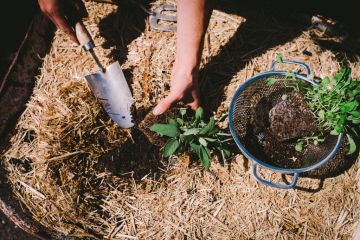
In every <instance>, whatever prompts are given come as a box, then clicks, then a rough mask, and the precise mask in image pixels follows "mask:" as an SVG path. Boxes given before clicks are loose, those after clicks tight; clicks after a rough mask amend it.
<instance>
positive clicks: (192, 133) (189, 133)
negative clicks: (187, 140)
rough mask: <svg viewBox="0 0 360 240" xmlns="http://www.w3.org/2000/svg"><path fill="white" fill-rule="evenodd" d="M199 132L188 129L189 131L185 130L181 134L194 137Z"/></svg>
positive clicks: (195, 129) (196, 129) (194, 129)
mask: <svg viewBox="0 0 360 240" xmlns="http://www.w3.org/2000/svg"><path fill="white" fill-rule="evenodd" d="M199 131H200V129H198V128H190V129H188V130H186V131H185V132H184V133H183V134H184V135H185V136H188V135H196V134H198V133H199Z"/></svg>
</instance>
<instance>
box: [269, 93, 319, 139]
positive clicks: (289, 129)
mask: <svg viewBox="0 0 360 240" xmlns="http://www.w3.org/2000/svg"><path fill="white" fill-rule="evenodd" d="M268 114H269V122H270V128H269V130H270V131H271V132H272V135H273V136H274V137H276V140H278V141H280V142H283V141H286V140H290V139H295V138H300V137H305V136H309V135H311V134H312V133H314V132H316V130H317V126H316V123H315V118H314V116H313V115H312V113H311V112H310V110H309V107H308V105H307V102H306V99H305V96H304V95H303V94H302V93H300V92H298V91H292V92H291V93H290V94H289V95H288V96H287V99H286V100H283V101H281V102H279V103H278V104H276V105H275V106H274V107H273V108H272V109H271V110H270V111H269V113H268Z"/></svg>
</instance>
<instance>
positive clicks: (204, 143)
mask: <svg viewBox="0 0 360 240" xmlns="http://www.w3.org/2000/svg"><path fill="white" fill-rule="evenodd" d="M199 143H200V144H201V145H203V146H205V147H207V142H206V140H205V139H204V138H202V137H201V138H199Z"/></svg>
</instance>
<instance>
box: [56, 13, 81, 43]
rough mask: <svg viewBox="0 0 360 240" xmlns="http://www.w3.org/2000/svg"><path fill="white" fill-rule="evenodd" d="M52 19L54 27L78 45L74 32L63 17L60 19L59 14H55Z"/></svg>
mask: <svg viewBox="0 0 360 240" xmlns="http://www.w3.org/2000/svg"><path fill="white" fill-rule="evenodd" d="M52 19H53V21H54V23H55V24H56V26H57V27H58V28H59V29H61V30H62V31H63V32H64V33H66V34H67V35H68V36H69V37H70V39H71V40H72V41H74V42H75V43H76V44H80V43H79V41H78V39H77V37H76V34H75V31H74V30H73V29H72V28H71V27H70V25H69V23H68V22H67V21H66V19H65V18H64V17H62V16H61V15H60V14H55V15H53V16H52Z"/></svg>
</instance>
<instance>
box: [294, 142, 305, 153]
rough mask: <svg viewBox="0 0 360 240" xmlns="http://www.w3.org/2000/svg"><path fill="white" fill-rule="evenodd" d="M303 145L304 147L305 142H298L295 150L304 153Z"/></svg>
mask: <svg viewBox="0 0 360 240" xmlns="http://www.w3.org/2000/svg"><path fill="white" fill-rule="evenodd" d="M303 145H304V143H303V142H298V143H296V145H295V150H296V151H298V152H302V150H303Z"/></svg>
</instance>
